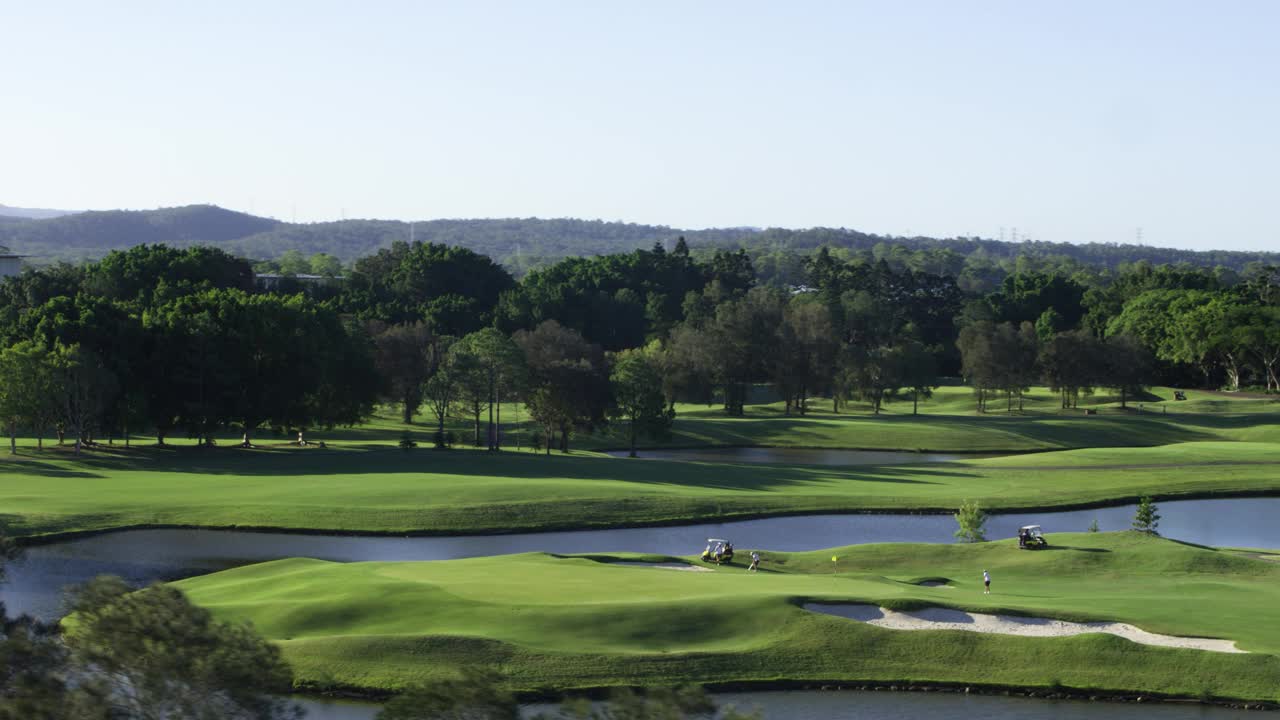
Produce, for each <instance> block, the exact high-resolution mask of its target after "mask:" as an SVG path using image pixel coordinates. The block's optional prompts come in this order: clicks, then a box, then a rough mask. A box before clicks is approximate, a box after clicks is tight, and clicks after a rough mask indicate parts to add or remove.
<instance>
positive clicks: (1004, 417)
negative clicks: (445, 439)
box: [19, 386, 1280, 452]
mask: <svg viewBox="0 0 1280 720" xmlns="http://www.w3.org/2000/svg"><path fill="white" fill-rule="evenodd" d="M761 390H766V388H761ZM1152 393H1153V394H1152V395H1151V396H1150V397H1151V398H1152V399H1153V400H1154V401H1150V402H1146V403H1145V404H1144V408H1145V410H1144V411H1143V412H1142V413H1138V411H1137V409H1136V408H1137V403H1133V404H1132V407H1131V408H1130V410H1128V411H1121V410H1120V409H1119V406H1118V405H1119V404H1118V402H1117V401H1116V399H1115V398H1113V397H1111V396H1108V395H1097V396H1093V397H1088V398H1083V399H1082V400H1081V409H1082V410H1083V409H1084V408H1090V409H1095V410H1097V411H1098V412H1099V413H1100V414H1098V415H1092V416H1086V415H1084V414H1083V412H1082V411H1081V410H1070V411H1063V410H1061V409H1060V408H1059V406H1058V400H1057V395H1056V394H1055V393H1052V392H1050V391H1049V390H1048V389H1046V388H1033V389H1032V391H1031V392H1030V393H1029V394H1028V396H1027V400H1026V402H1025V411H1024V412H1022V413H1015V414H1007V413H1005V412H1004V411H1003V410H1000V408H1002V407H1003V405H1001V404H1000V403H999V402H995V401H993V402H992V404H991V407H992V410H993V412H991V413H988V414H986V415H976V414H975V413H974V410H973V396H972V391H971V390H970V389H969V388H967V387H963V386H944V387H940V388H938V389H937V390H936V391H935V392H934V395H933V397H932V398H930V399H928V400H925V401H922V402H921V403H920V414H919V415H918V416H912V415H911V403H910V402H902V401H900V402H896V403H890V404H889V405H887V406H886V409H885V411H884V413H883V414H881V415H879V416H875V415H872V414H871V413H870V409H869V407H868V406H866V405H865V404H859V403H853V404H851V405H850V406H849V407H848V408H846V409H845V410H844V411H842V412H841V413H839V414H835V413H832V412H831V411H830V404H829V403H827V402H823V401H819V402H815V403H814V404H813V408H814V409H813V410H812V411H811V412H810V413H808V414H807V415H805V416H804V417H799V416H795V415H790V416H788V415H785V414H784V412H783V406H782V404H781V403H777V402H762V403H760V404H755V405H749V406H747V411H746V415H745V417H741V418H731V417H726V416H725V415H724V413H723V411H722V410H720V409H719V408H716V407H707V406H702V405H687V404H681V405H678V406H677V408H676V410H677V418H676V423H675V427H674V429H673V433H672V436H671V437H670V438H669V439H667V440H665V441H662V442H653V441H650V440H645V439H643V438H642V440H641V443H640V444H641V446H642V447H690V446H708V445H755V446H779V447H788V446H789V447H831V448H859V449H868V450H897V449H901V450H932V451H940V452H1029V451H1041V450H1064V449H1071V448H1082V447H1134V446H1152V445H1165V444H1169V443H1177V442H1194V441H1202V440H1246V441H1259V442H1280V398H1274V399H1260V398H1257V397H1254V396H1244V397H1241V396H1235V395H1230V394H1227V393H1211V392H1204V391H1195V390H1192V391H1187V397H1188V399H1187V400H1186V401H1185V402H1173V401H1172V396H1173V391H1172V390H1170V389H1168V388H1155V389H1153V391H1152ZM761 394H767V393H763V392H762V393H761ZM766 399H767V398H766ZM1166 399H1167V401H1166ZM1162 410H1165V411H1167V412H1162ZM414 420H415V423H414V424H413V425H411V426H406V425H404V424H403V423H402V422H401V420H400V417H399V414H398V411H397V409H396V408H391V407H386V408H381V409H380V410H379V412H378V413H376V414H375V415H374V416H373V417H372V418H370V419H369V420H368V421H367V422H365V423H364V424H362V425H359V426H356V427H353V428H334V429H331V430H317V431H313V432H310V433H308V437H309V438H311V439H312V440H316V441H319V440H323V441H325V442H327V443H329V444H330V445H331V446H332V447H335V448H345V449H369V448H372V447H387V446H395V445H396V443H397V442H399V440H400V438H401V435H402V434H403V433H404V431H405V430H406V429H408V430H409V431H410V432H411V433H412V435H413V437H414V439H415V440H416V441H417V442H418V443H420V444H422V445H424V446H425V445H428V444H429V443H430V438H431V434H432V433H433V432H434V430H435V421H434V418H432V417H429V416H428V415H426V414H425V413H424V414H419V415H417V416H416V417H415V419H414ZM483 420H484V421H487V416H486V417H485V418H483ZM501 420H502V421H503V425H504V427H505V433H506V444H507V446H508V447H511V448H514V447H515V445H516V444H517V441H518V442H519V444H521V445H522V446H523V447H525V448H526V449H527V448H528V444H529V442H530V440H531V437H532V431H533V429H534V428H533V427H532V426H531V425H530V423H529V422H528V412H527V411H526V410H524V409H523V408H522V407H521V406H519V405H518V404H503V406H502V409H501ZM517 420H519V421H520V422H519V423H517V422H516V421H517ZM447 427H448V428H449V429H451V430H453V431H454V433H455V434H456V435H457V438H458V442H459V444H461V445H466V444H468V443H470V442H471V440H472V437H473V426H472V425H471V424H470V422H469V421H468V420H466V419H463V418H454V419H453V420H451V421H450V423H449V424H448V426H447ZM254 437H255V439H256V442H258V443H262V444H264V445H267V446H271V445H279V444H282V443H284V442H285V441H287V440H291V439H292V436H288V437H285V436H273V435H272V434H271V433H270V432H269V431H267V430H259V431H258V432H257V433H255V435H254ZM239 439H240V436H239V434H238V432H237V431H236V430H235V429H228V430H226V431H225V432H223V433H222V434H221V435H220V436H219V441H220V442H222V443H223V444H227V445H230V444H234V443H236V442H238V441H239ZM134 440H135V442H137V443H139V444H142V445H151V444H153V443H154V442H155V439H154V438H153V437H149V436H145V435H143V436H135V438H134ZM50 442H51V441H50ZM168 442H169V443H170V444H173V445H175V446H177V447H187V446H190V445H192V444H193V442H194V441H193V440H191V439H190V438H184V437H182V436H180V435H176V436H172V437H170V438H169V439H168ZM19 444H20V445H21V446H22V447H34V446H35V445H36V442H35V440H34V438H30V437H21V438H19ZM46 444H49V443H46ZM626 446H627V439H626V432H625V425H624V424H618V425H615V426H613V427H612V428H611V429H609V430H606V431H602V432H600V433H597V434H596V435H582V436H575V437H574V439H573V447H575V448H582V449H593V450H598V449H612V448H625V447H626Z"/></svg>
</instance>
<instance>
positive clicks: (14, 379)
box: [0, 340, 57, 454]
mask: <svg viewBox="0 0 1280 720" xmlns="http://www.w3.org/2000/svg"><path fill="white" fill-rule="evenodd" d="M56 398H57V388H56V386H55V385H54V367H53V364H52V359H51V358H50V356H49V352H48V351H47V350H46V349H45V348H44V347H42V346H41V345H40V344H38V343H36V342H33V341H31V340H24V341H22V342H20V343H18V344H16V345H13V346H11V347H7V348H5V349H4V350H3V351H0V418H3V419H4V421H5V423H6V424H7V425H8V430H9V452H10V454H16V453H17V452H18V442H17V426H18V424H19V423H22V424H23V425H25V426H27V427H28V428H30V429H31V430H32V431H34V432H35V433H36V435H37V437H39V438H40V441H41V445H42V446H43V437H42V434H43V430H44V428H45V426H46V425H47V423H48V422H49V421H50V419H51V418H52V417H53V415H54V414H55V413H56V410H57V405H56V404H55V400H56Z"/></svg>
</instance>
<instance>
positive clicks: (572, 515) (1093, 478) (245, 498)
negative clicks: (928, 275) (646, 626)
mask: <svg viewBox="0 0 1280 720" xmlns="http://www.w3.org/2000/svg"><path fill="white" fill-rule="evenodd" d="M1278 471H1280V444H1277V443H1240V442H1235V443H1231V442H1210V443H1185V444H1178V445H1169V446H1162V447H1155V448H1112V449H1089V450H1073V451H1063V452H1057V453H1042V454H1036V455H1029V456H1023V457H1009V458H993V459H985V460H978V459H974V460H965V461H960V462H954V463H936V464H914V465H898V466H857V467H821V466H800V465H795V466H787V465H760V464H745V463H743V464H731V463H690V462H662V461H649V460H625V459H616V458H608V457H600V456H589V455H588V456H560V455H553V456H551V457H535V456H530V455H512V454H506V453H503V454H490V453H484V452H471V451H454V452H434V451H430V450H420V451H414V452H408V453H405V452H400V451H394V450H382V451H365V452H335V451H322V450H315V451H255V452H251V453H244V452H235V451H228V452H220V451H219V452H209V453H201V452H195V451H186V452H179V451H171V452H168V453H160V452H145V453H137V454H115V455H113V454H92V455H89V456H85V457H84V458H82V459H79V460H74V459H70V458H68V457H66V456H63V455H52V454H51V455H49V456H37V457H36V458H31V457H22V456H20V457H19V458H17V459H10V460H7V461H4V462H0V513H3V514H0V522H3V523H4V524H5V525H6V526H7V530H8V532H10V533H13V534H19V535H37V534H49V533H65V532H75V531H86V530H105V529H112V528H121V527H138V526H147V525H185V526H201V527H260V528H276V529H294V530H330V531H341V532H381V533H404V532H435V533H475V532H503V531H513V530H545V529H553V528H569V527H602V526H620V525H635V524H645V523H673V522H688V521H696V520H712V519H726V518H734V517H738V518H741V517H750V516H761V515H769V514H783V513H811V512H851V511H865V510H888V511H911V510H932V511H940V512H946V511H951V510H954V508H955V507H956V506H958V505H959V504H960V502H961V501H962V500H964V499H970V500H977V501H980V502H981V503H982V504H983V505H984V506H985V507H987V508H988V509H992V510H1000V509H1015V508H1017V509H1027V508H1052V507H1064V506H1070V505H1082V504H1089V503H1100V502H1112V501H1114V502H1119V501H1126V500H1132V499H1134V498H1136V497H1138V496H1140V495H1144V494H1152V495H1155V496H1157V497H1159V498H1174V497H1179V496H1188V495H1209V494H1233V493H1234V494H1241V493H1259V492H1280V472H1278Z"/></svg>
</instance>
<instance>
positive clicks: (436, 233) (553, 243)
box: [0, 205, 1280, 274]
mask: <svg viewBox="0 0 1280 720" xmlns="http://www.w3.org/2000/svg"><path fill="white" fill-rule="evenodd" d="M681 235H683V236H684V237H685V238H686V239H687V240H688V242H689V245H690V246H691V247H693V248H694V249H698V248H736V247H745V248H748V249H749V250H750V251H751V254H752V255H753V256H755V257H760V256H762V255H767V254H769V253H775V254H777V253H799V254H805V253H808V252H812V251H813V250H814V249H816V248H818V247H823V246H828V247H833V248H845V249H847V250H850V251H870V250H873V249H875V248H877V246H879V247H880V249H881V250H883V249H884V248H885V247H888V246H898V247H902V248H905V249H906V250H910V251H922V252H933V253H944V254H949V253H954V254H955V255H956V256H959V257H961V258H970V257H976V256H981V257H983V258H985V259H987V260H991V261H1000V260H1002V259H1010V260H1011V259H1014V258H1017V257H1019V256H1033V257H1042V258H1043V257H1055V258H1069V259H1071V260H1074V261H1075V262H1078V263H1081V264H1085V265H1092V266H1097V267H1106V268H1114V267H1116V266H1117V265H1119V264H1121V263H1131V262H1136V261H1142V260H1145V261H1147V262H1149V263H1152V264H1166V263H1167V264H1176V263H1189V264H1192V265H1198V266H1205V267H1216V266H1223V267H1227V268H1231V269H1233V270H1236V271H1240V270H1243V269H1244V267H1245V266H1246V265H1247V264H1249V263H1251V262H1263V263H1268V264H1280V253H1263V252H1236V251H1226V250H1209V251H1193V250H1175V249H1171V248H1157V247H1147V246H1139V245H1111V244H1101V243H1088V244H1083V245H1075V244H1071V243H1048V242H1020V243H1015V242H1001V241H998V240H988V239H983V238H976V237H974V238H942V239H938V238H926V237H912V238H906V237H896V236H886V235H875V234H870V233H864V232H858V231H856V230H848V229H844V228H810V229H806V230H789V229H783V228H769V229H759V228H717V229H710V230H680V229H677V228H670V227H665V226H661V225H637V224H634V223H619V222H604V221H601V220H575V219H550V220H544V219H538V218H509V219H496V220H429V221H423V222H415V223H412V224H411V223H407V222H401V221H398V220H344V221H340V222H327V223H305V224H304V223H285V222H279V221H277V220H272V219H269V218H262V217H256V216H253V215H248V214H245V213H239V212H234V211H231V210H224V209H222V208H219V207H215V206H212V205H190V206H186V207H178V208H164V209H160V210H147V211H123V210H116V211H108V212H84V213H76V214H73V215H65V216H62V217H56V218H49V219H19V218H11V217H0V246H6V247H9V248H10V249H11V250H13V251H14V252H18V253H22V254H26V255H32V256H34V257H35V258H36V259H38V260H43V261H49V260H57V259H69V260H74V259H83V258H96V257H100V256H102V255H104V254H106V253H107V252H108V251H110V250H119V249H124V248H128V247H131V246H133V245H138V244H140V243H166V244H169V245H174V246H178V247H184V246H189V245H197V244H200V245H213V246H216V247H220V248H223V249H225V250H228V251H231V252H234V253H237V254H241V255H244V256H246V257H249V258H251V259H255V260H267V259H275V258H279V257H280V256H281V255H283V254H284V253H285V251H287V250H297V251H299V252H301V253H302V254H303V255H305V256H310V255H313V254H315V253H328V254H330V255H333V256H335V257H337V258H339V259H341V260H342V261H343V262H347V263H349V262H351V261H352V260H354V259H356V258H358V257H363V256H366V255H370V254H372V253H373V252H375V251H376V250H378V249H379V248H383V247H387V246H389V245H390V244H391V243H392V242H394V241H396V240H409V239H411V238H412V239H415V240H419V241H423V242H434V243H441V244H445V245H456V246H460V247H465V248H467V249H470V250H474V251H475V252H478V253H482V254H485V255H488V256H490V257H492V258H494V259H495V260H497V261H499V262H501V263H502V264H504V265H506V266H507V267H509V268H511V269H512V270H513V271H515V272H516V273H517V274H522V273H523V272H524V271H526V270H528V269H530V268H533V267H538V266H540V265H545V264H548V263H550V262H554V261H556V260H558V259H560V258H563V257H569V256H584V255H606V254H612V253H620V252H630V251H632V250H636V249H640V248H649V247H652V246H653V244H654V243H655V242H664V243H666V244H668V246H670V244H671V243H672V242H673V241H674V240H675V238H676V237H678V236H681Z"/></svg>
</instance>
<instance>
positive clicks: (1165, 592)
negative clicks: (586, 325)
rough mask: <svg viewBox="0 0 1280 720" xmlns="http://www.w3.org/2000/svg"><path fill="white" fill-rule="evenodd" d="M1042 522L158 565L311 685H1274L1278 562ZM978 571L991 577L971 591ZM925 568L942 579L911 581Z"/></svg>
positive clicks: (1216, 688)
mask: <svg viewBox="0 0 1280 720" xmlns="http://www.w3.org/2000/svg"><path fill="white" fill-rule="evenodd" d="M1051 540H1052V541H1053V543H1054V545H1053V548H1052V549H1050V550H1045V551H1020V550H1018V549H1017V548H1016V545H1015V544H1014V543H1012V542H1010V541H1002V542H995V543H983V544H978V545H919V544H885V545H865V546H855V547H850V548H840V549H835V550H823V551H818V552H811V553H772V552H767V551H766V552H762V555H763V563H762V567H763V569H764V571H763V572H760V573H748V572H746V571H745V569H744V568H743V567H742V565H741V564H738V565H734V566H729V567H721V568H716V569H715V570H714V571H713V572H680V571H675V570H669V569H656V568H645V567H633V566H618V565H612V564H610V563H608V562H603V561H604V560H637V559H639V560H651V561H658V560H667V561H670V560H671V559H670V558H657V557H648V558H644V557H640V556H628V555H616V556H593V557H583V556H578V557H557V556H551V555H545V554H536V553H535V554H524V555H515V556H504V557H492V558H479V559H470V560H452V561H441V562H419V563H351V564H341V563H330V562H322V561H317V560H308V559H290V560H281V561H277V562H271V563H264V564H261V565H254V566H249V567H245V568H240V569H236V570H230V571H226V572H221V573H216V574H213V575H208V576H204V577H200V578H194V579H190V580H185V581H182V582H180V583H177V585H178V586H179V587H180V588H182V589H183V590H184V591H186V592H187V593H188V594H189V595H190V596H191V598H192V599H193V600H194V601H195V602H197V603H199V604H201V605H204V606H206V607H208V608H210V609H211V610H212V611H214V613H215V614H217V615H218V616H220V617H223V618H231V619H237V620H248V621H251V622H252V623H253V624H254V625H255V627H256V628H257V629H258V631H259V632H262V633H263V634H264V635H266V636H267V637H268V638H270V639H272V640H274V641H276V642H279V643H280V644H281V646H282V647H283V649H284V652H285V655H286V657H287V659H288V660H289V661H290V662H291V663H292V664H293V665H294V668H295V670H296V672H297V674H298V677H299V678H300V680H301V681H302V683H303V684H305V685H309V686H346V687H354V688H363V689H382V690H386V689H397V688H401V687H404V686H406V685H408V684H412V683H414V682H418V681H421V680H424V679H427V678H430V677H433V676H436V675H439V674H442V673H447V672H451V671H452V670H453V669H455V668H456V667H458V666H461V665H467V664H484V665H486V666H491V667H495V668H497V669H500V670H501V671H502V672H504V673H505V674H506V675H507V676H508V677H509V678H510V682H511V684H512V687H513V688H515V689H519V690H535V689H560V690H562V689H570V688H583V687H599V686H612V685H654V684H666V683H675V682H690V681H692V682H703V683H708V682H735V681H755V682H770V681H783V680H799V681H805V680H810V681H849V682H856V681H870V682H940V683H966V684H968V683H982V684H994V685H1014V686H1029V687H1041V686H1066V687H1070V688H1076V689H1082V690H1096V691H1128V692H1147V693H1161V694H1169V695H1183V696H1200V697H1202V696H1205V695H1213V696H1218V697H1230V698H1238V699H1255V700H1256V699H1266V700H1274V699H1275V692H1276V689H1275V688H1276V686H1277V685H1276V681H1277V679H1280V659H1278V658H1277V657H1276V654H1277V653H1280V626H1277V625H1276V624H1275V623H1271V622H1268V621H1267V618H1269V617H1271V616H1272V615H1273V614H1274V608H1275V607H1276V606H1277V603H1278V602H1280V565H1277V564H1276V563H1273V562H1268V561H1265V560H1256V559H1251V558H1248V557H1242V556H1240V555H1238V554H1235V553H1232V552H1227V551H1216V550H1213V549H1208V548H1201V547H1196V546H1189V545H1185V544H1182V543H1177V542H1174V541H1169V540H1163V539H1159V538H1152V537H1147V536H1145V535H1140V534H1137V533H1132V532H1127V533H1103V534H1070V535H1068V534H1058V535H1054V536H1053V537H1052V538H1051ZM742 549H743V550H745V549H746V548H742ZM741 555H744V556H745V555H746V553H745V552H744V553H741ZM833 555H835V556H837V557H838V558H839V560H838V562H837V563H835V564H834V568H833V563H832V561H831V557H832V556H833ZM984 569H986V570H989V571H990V572H991V574H992V576H993V590H994V592H993V593H992V594H991V595H984V594H982V583H981V573H982V570H984ZM833 570H834V572H833ZM925 578H946V579H948V580H949V582H950V584H951V586H952V587H950V588H943V587H925V586H921V585H919V584H917V583H918V582H920V581H921V580H922V579H925ZM806 601H822V602H861V603H874V604H879V605H881V606H886V607H893V608H898V609H910V608H913V607H922V606H927V605H943V606H948V607H954V608H960V609H965V610H971V611H980V612H996V613H1012V614H1023V615H1032V616H1043V617H1055V618H1060V619H1066V620H1078V621H1100V620H1111V621H1119V622H1125V623H1130V624H1132V625H1136V626H1138V627H1140V628H1142V629H1144V630H1148V631H1151V632H1158V633H1164V634H1171V635H1182V636H1191V637H1210V638H1223V639H1229V640H1233V641H1236V642H1237V643H1238V644H1239V646H1240V648H1241V649H1243V650H1247V651H1249V654H1247V655H1229V654H1225V653H1213V652H1206V651H1201V650H1187V649H1171V648H1159V647H1150V646H1143V645H1137V644H1135V643H1132V642H1130V641H1128V640H1123V639H1121V638H1117V637H1114V636H1110V635H1101V634H1091V635H1082V636H1076V637H1064V638H1028V637H1015V636H1008V635H983V634H978V633H969V632H960V631H918V632H917V631H897V630H886V629H880V628H876V627H871V626H868V625H865V624H863V623H859V622H856V621H851V620H845V619H842V618H835V617H831V616H827V615H820V614H816V613H811V612H808V611H806V610H804V609H802V608H801V607H800V605H801V604H802V603H804V602H806Z"/></svg>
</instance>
